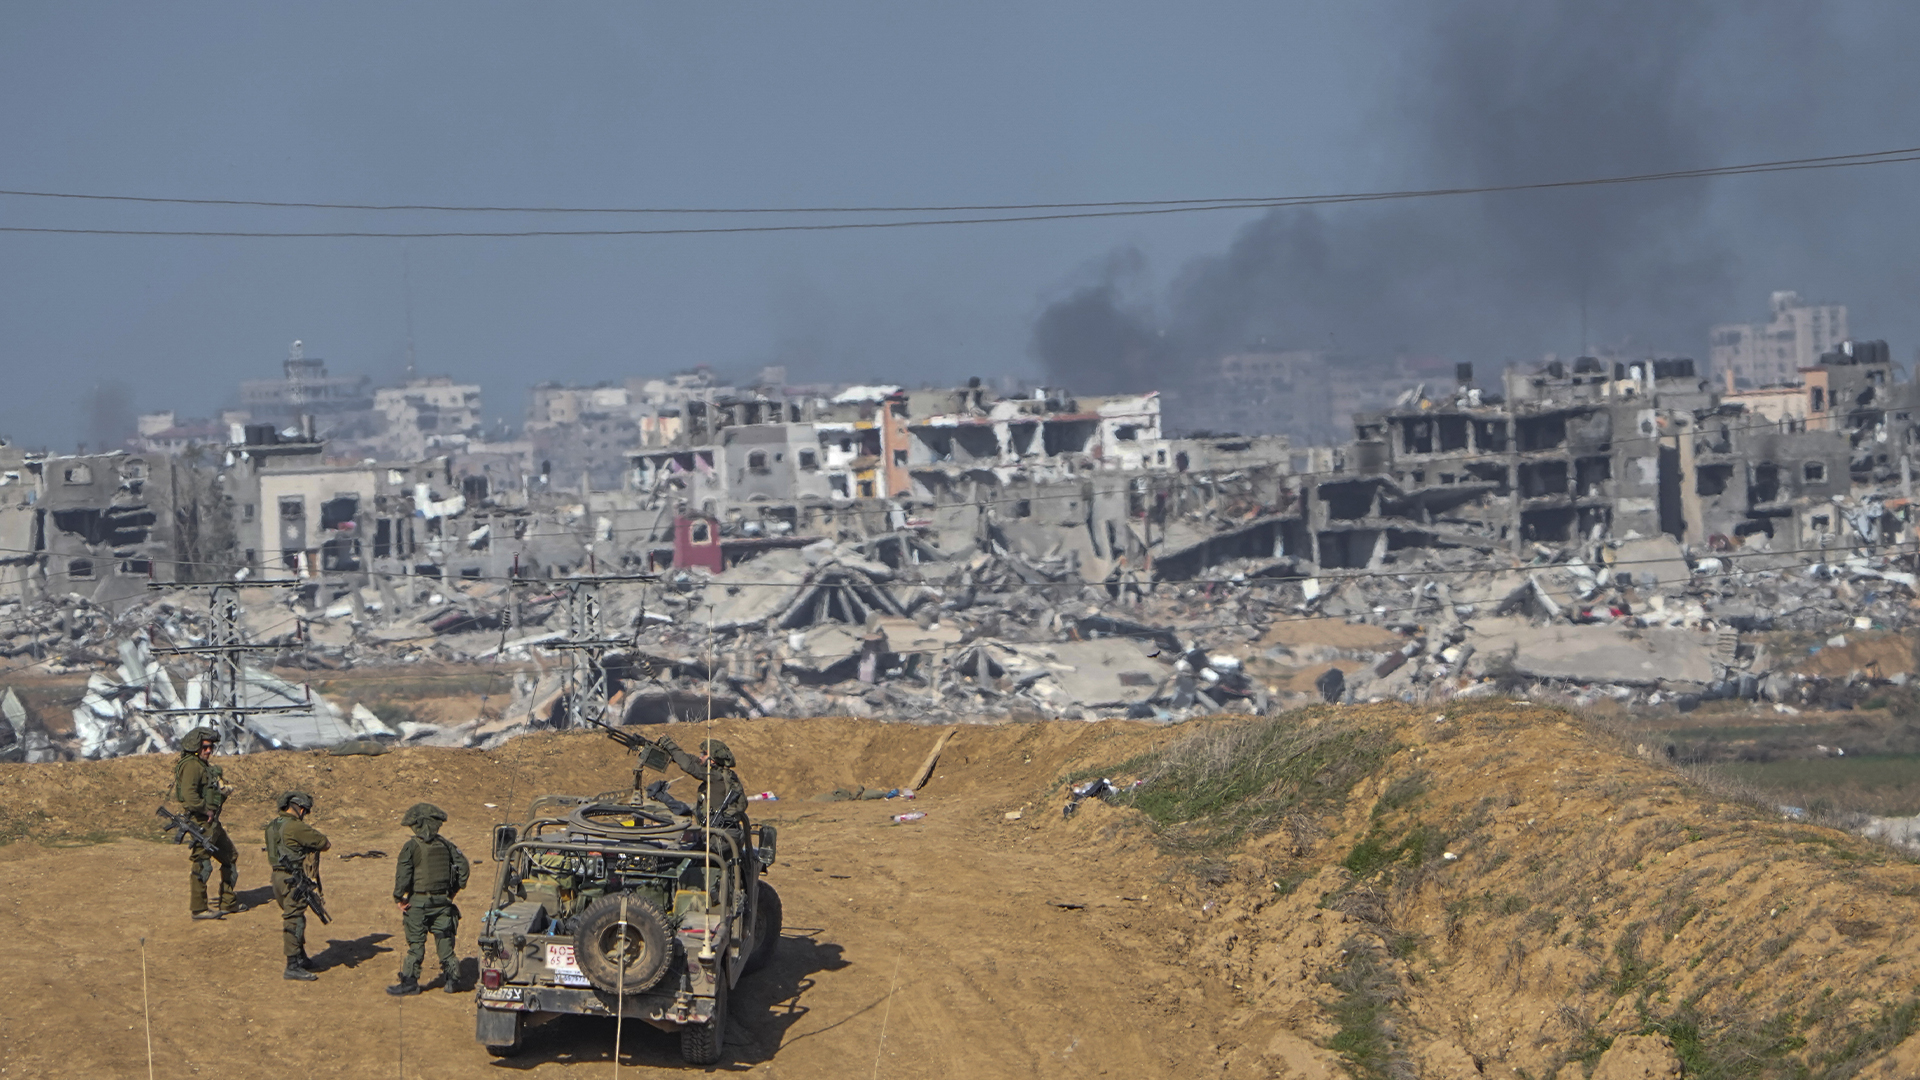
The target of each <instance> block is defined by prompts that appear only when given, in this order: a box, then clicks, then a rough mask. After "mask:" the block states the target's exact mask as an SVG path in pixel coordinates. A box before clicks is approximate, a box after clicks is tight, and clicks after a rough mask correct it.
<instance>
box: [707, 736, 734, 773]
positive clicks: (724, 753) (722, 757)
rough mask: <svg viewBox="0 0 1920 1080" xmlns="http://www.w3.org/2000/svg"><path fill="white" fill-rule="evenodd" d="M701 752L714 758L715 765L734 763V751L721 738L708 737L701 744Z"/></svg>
mask: <svg viewBox="0 0 1920 1080" xmlns="http://www.w3.org/2000/svg"><path fill="white" fill-rule="evenodd" d="M700 752H701V753H703V754H705V755H707V756H708V757H709V758H712V759H713V763H714V764H715V765H726V766H728V767H731V766H732V765H733V751H732V750H729V749H727V744H726V743H723V742H721V741H720V740H719V739H707V740H705V741H704V742H702V743H701V744H700Z"/></svg>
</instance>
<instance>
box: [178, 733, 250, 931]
mask: <svg viewBox="0 0 1920 1080" xmlns="http://www.w3.org/2000/svg"><path fill="white" fill-rule="evenodd" d="M219 742H220V733H219V732H217V731H215V730H213V729H212V728H209V727H197V728H194V729H193V730H192V731H189V732H187V737H186V738H185V739H182V740H181V742H180V756H179V757H177V758H175V759H174V762H173V794H174V797H175V798H177V799H179V800H180V805H181V806H182V807H183V808H184V809H185V810H186V813H187V817H188V818H190V819H192V820H193V822H194V823H195V824H197V825H199V826H200V831H201V832H202V833H205V834H206V837H207V840H208V842H209V843H211V844H212V845H213V846H212V847H207V846H204V845H202V844H201V843H200V842H199V841H198V840H193V839H192V838H188V843H189V846H188V848H187V910H188V911H189V912H191V913H192V915H193V917H194V918H196V919H218V918H220V917H221V916H222V915H235V914H238V913H240V912H242V911H245V910H246V909H247V908H246V905H245V904H242V903H241V902H240V898H239V897H238V896H237V895H235V894H234V891H233V887H234V885H235V883H237V882H238V881H239V880H240V865H239V859H240V855H239V852H237V851H235V850H234V847H233V841H232V840H231V839H229V838H228V836H227V830H226V828H225V827H224V826H223V825H221V824H220V808H221V806H223V805H225V803H226V801H227V796H228V795H229V794H230V793H231V792H232V791H233V789H232V788H230V787H228V786H226V785H225V784H222V783H221V782H220V766H218V765H215V764H213V761H212V758H213V748H214V746H215V745H217V744H218V743H219ZM216 859H217V860H219V862H220V906H219V907H217V908H209V907H208V905H207V882H208V881H210V880H212V878H213V864H214V861H215V860H216Z"/></svg>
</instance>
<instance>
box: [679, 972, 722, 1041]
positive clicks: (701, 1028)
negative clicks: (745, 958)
mask: <svg viewBox="0 0 1920 1080" xmlns="http://www.w3.org/2000/svg"><path fill="white" fill-rule="evenodd" d="M728 996H729V995H728V993H727V971H726V968H724V967H723V968H721V969H720V978H719V979H718V980H717V985H716V986H715V988H714V991H713V1019H711V1020H709V1021H707V1022H706V1023H704V1024H688V1025H686V1026H685V1027H683V1028H681V1029H680V1057H681V1058H682V1059H684V1060H685V1061H686V1063H687V1064H689V1065H718V1064H719V1063H720V1057H721V1054H722V1053H723V1052H724V1051H725V1049H726V1041H727V998H728Z"/></svg>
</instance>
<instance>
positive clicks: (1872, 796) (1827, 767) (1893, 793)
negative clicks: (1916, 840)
mask: <svg viewBox="0 0 1920 1080" xmlns="http://www.w3.org/2000/svg"><path fill="white" fill-rule="evenodd" d="M1714 772H1716V773H1718V774H1720V775H1722V776H1724V777H1725V778H1726V779H1728V780H1730V781H1732V782H1734V783H1737V784H1741V785H1745V786H1747V787H1750V788H1753V789H1757V790H1758V791H1760V792H1762V793H1765V794H1767V795H1768V796H1770V797H1771V798H1772V799H1773V801H1774V802H1776V803H1786V804H1790V805H1795V806H1802V807H1810V804H1812V803H1815V802H1823V805H1824V806H1827V807H1830V808H1832V809H1833V810H1834V811H1840V812H1844V811H1860V812H1864V813H1871V814H1881V815H1884V816H1888V817H1904V816H1907V815H1910V814H1913V813H1916V812H1920V754H1886V755H1871V756H1855V755H1849V756H1847V757H1839V758H1825V757H1823V758H1796V759H1783V760H1776V761H1737V762H1730V763H1727V764H1725V765H1716V766H1714Z"/></svg>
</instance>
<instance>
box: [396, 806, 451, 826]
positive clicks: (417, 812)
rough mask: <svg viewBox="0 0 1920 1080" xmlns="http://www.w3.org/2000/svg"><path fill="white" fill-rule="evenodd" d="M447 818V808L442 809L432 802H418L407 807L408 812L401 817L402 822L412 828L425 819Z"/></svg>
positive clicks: (442, 819)
mask: <svg viewBox="0 0 1920 1080" xmlns="http://www.w3.org/2000/svg"><path fill="white" fill-rule="evenodd" d="M445 820H447V812H446V811H445V810H442V809H440V808H439V807H437V806H435V805H433V804H432V803H430V802H417V803H414V804H413V805H412V806H409V807H407V814H406V816H405V817H403V818H401V819H400V824H402V825H405V826H407V827H408V828H412V827H413V826H415V825H418V824H420V823H421V822H423V821H445Z"/></svg>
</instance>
